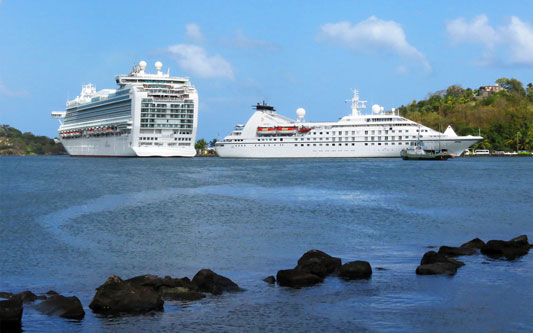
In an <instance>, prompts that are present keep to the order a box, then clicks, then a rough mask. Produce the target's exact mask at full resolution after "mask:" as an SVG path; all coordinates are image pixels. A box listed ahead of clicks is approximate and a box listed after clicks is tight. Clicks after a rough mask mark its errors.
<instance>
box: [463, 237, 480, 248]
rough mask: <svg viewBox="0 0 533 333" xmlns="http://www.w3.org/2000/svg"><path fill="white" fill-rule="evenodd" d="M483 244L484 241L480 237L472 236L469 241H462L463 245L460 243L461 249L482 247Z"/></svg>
mask: <svg viewBox="0 0 533 333" xmlns="http://www.w3.org/2000/svg"><path fill="white" fill-rule="evenodd" d="M483 245H485V242H484V241H482V240H481V239H479V238H474V239H472V240H471V241H469V242H466V243H464V244H463V245H461V248H463V249H477V250H479V249H481V248H482V247H483Z"/></svg>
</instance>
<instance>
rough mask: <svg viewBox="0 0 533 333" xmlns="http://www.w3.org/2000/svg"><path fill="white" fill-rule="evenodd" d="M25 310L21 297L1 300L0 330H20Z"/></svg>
mask: <svg viewBox="0 0 533 333" xmlns="http://www.w3.org/2000/svg"><path fill="white" fill-rule="evenodd" d="M23 310H24V307H23V305H22V300H21V299H20V298H16V297H15V298H10V299H8V300H5V301H0V332H4V331H6V332H9V331H10V330H14V331H15V330H18V331H20V328H21V326H20V325H21V322H20V321H21V319H22V311H23Z"/></svg>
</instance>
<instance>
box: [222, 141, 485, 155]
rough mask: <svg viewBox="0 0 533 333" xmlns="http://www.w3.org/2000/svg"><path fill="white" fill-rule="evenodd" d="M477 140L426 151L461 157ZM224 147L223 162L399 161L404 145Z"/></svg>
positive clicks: (434, 143) (445, 143) (430, 145)
mask: <svg viewBox="0 0 533 333" xmlns="http://www.w3.org/2000/svg"><path fill="white" fill-rule="evenodd" d="M480 140H481V139H480V138H477V137H472V138H468V139H462V138H460V137H457V138H455V139H453V140H452V139H450V140H440V142H439V141H437V140H435V141H431V142H428V144H427V145H426V148H427V149H435V148H434V146H435V147H439V146H440V150H446V151H447V152H448V153H449V154H453V155H457V156H459V155H461V153H462V152H463V151H464V150H465V149H467V148H468V147H470V146H471V145H473V144H474V143H476V142H478V141H480ZM320 144H321V143H309V144H308V143H303V144H302V143H297V142H287V143H269V144H262V143H255V144H254V143H244V144H243V143H242V142H240V143H235V144H232V143H224V146H222V147H221V146H219V147H217V148H216V152H217V154H218V156H220V157H223V158H400V152H401V150H402V149H404V148H406V145H403V144H402V145H398V143H397V142H395V143H394V145H392V142H387V145H385V144H384V143H382V144H381V145H378V144H377V143H375V144H374V145H372V144H371V143H368V142H343V143H337V144H336V145H335V146H332V145H331V143H328V146H325V143H322V146H320ZM365 144H366V145H365Z"/></svg>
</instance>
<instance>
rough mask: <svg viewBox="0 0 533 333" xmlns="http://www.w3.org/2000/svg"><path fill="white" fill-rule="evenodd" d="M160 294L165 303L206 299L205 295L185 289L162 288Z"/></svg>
mask: <svg viewBox="0 0 533 333" xmlns="http://www.w3.org/2000/svg"><path fill="white" fill-rule="evenodd" d="M159 292H160V293H161V297H162V298H163V299H164V300H165V301H197V300H200V299H202V298H205V295H204V294H202V293H201V292H198V291H195V290H191V289H188V288H184V287H166V286H162V287H161V288H160V289H159Z"/></svg>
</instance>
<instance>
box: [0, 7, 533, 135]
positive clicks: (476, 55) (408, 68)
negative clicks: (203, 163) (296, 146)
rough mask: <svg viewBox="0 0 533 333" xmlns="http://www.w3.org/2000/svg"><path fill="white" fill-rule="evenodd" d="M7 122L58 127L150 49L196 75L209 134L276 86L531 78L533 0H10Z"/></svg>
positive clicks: (36, 129) (278, 96)
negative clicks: (72, 108)
mask: <svg viewBox="0 0 533 333" xmlns="http://www.w3.org/2000/svg"><path fill="white" fill-rule="evenodd" d="M0 32H1V35H2V38H0V123H2V124H9V125H12V126H14V127H17V128H19V129H21V130H23V131H31V132H33V133H35V134H40V135H47V136H55V135H56V129H57V127H58V124H57V121H56V120H54V119H52V118H51V117H50V111H52V110H62V109H64V107H65V102H66V100H67V99H72V98H75V97H76V96H77V95H78V94H79V92H80V90H81V85H82V84H86V83H93V84H95V85H96V87H97V89H104V88H114V87H115V82H114V76H115V75H116V74H124V73H128V72H129V71H130V70H131V67H132V66H133V65H134V64H135V63H138V62H139V61H140V60H146V61H147V62H148V64H149V65H148V68H147V70H148V71H152V72H153V71H155V69H154V68H153V63H154V62H155V61H158V60H160V61H162V62H163V68H164V71H166V70H167V68H169V69H170V72H171V74H172V75H176V76H188V77H190V78H191V81H192V82H193V84H194V85H195V86H196V88H197V89H198V92H199V95H200V118H199V134H198V138H206V139H208V140H210V139H212V138H217V137H218V138H219V139H220V138H222V137H223V136H224V135H226V134H227V133H228V132H230V131H231V129H232V128H233V125H234V124H236V123H243V122H245V121H246V120H247V119H248V118H249V116H250V115H251V112H252V110H251V105H252V104H255V103H256V102H258V101H262V100H266V101H267V102H268V103H270V104H272V105H274V106H275V107H276V108H277V109H278V111H279V112H280V113H282V114H284V115H287V116H290V117H295V116H294V114H295V110H296V108H298V107H304V108H305V109H306V110H307V120H312V121H322V120H336V119H337V118H339V117H341V116H343V115H345V114H348V113H349V112H350V109H349V105H348V104H345V102H344V100H345V99H349V98H351V89H353V88H357V89H359V90H360V92H361V97H362V98H363V99H366V100H368V101H369V104H380V105H382V106H384V107H385V108H386V109H389V108H392V107H398V106H400V105H402V104H407V103H409V102H411V101H413V100H419V99H423V98H425V97H426V96H427V95H428V93H430V92H434V91H437V90H440V89H444V88H446V87H448V86H449V85H451V84H460V85H462V86H463V87H473V88H477V87H479V86H480V85H487V84H493V83H494V80H496V79H497V78H500V77H503V76H505V77H515V78H517V79H519V80H521V81H522V82H523V83H524V84H527V83H529V82H533V1H505V2H504V1H446V2H431V1H171V0H167V1H150V2H147V1H108V0H106V1H103V0H102V1H99V0H94V1H60V0H56V1H52V0H50V1H29V0H28V1H26V0H0Z"/></svg>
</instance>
